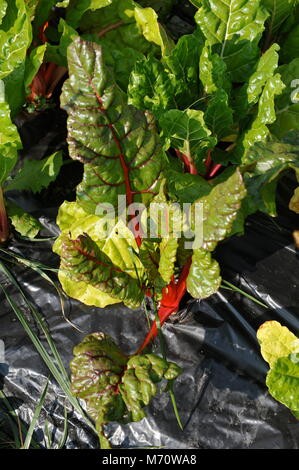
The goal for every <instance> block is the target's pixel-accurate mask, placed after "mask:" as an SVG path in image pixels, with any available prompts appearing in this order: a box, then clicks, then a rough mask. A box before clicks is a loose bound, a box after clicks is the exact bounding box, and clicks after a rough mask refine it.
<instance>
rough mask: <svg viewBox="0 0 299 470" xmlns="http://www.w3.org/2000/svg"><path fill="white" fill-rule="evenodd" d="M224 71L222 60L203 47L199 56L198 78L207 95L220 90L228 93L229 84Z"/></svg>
mask: <svg viewBox="0 0 299 470" xmlns="http://www.w3.org/2000/svg"><path fill="white" fill-rule="evenodd" d="M226 70H227V68H226V64H225V62H224V60H223V59H222V58H221V57H220V56H219V55H218V54H213V53H212V52H211V49H210V47H209V46H205V47H204V48H203V50H202V53H201V56H200V67H199V76H200V80H201V82H202V84H203V86H204V91H205V92H206V93H207V94H211V93H215V92H216V91H218V90H222V89H223V90H226V91H227V92H229V91H230V89H231V82H230V80H229V78H228V76H227V74H226Z"/></svg>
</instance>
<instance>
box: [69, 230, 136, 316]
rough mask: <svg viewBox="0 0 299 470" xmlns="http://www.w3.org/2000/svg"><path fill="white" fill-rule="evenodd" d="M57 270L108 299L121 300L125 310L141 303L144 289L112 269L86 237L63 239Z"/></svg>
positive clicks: (111, 265)
mask: <svg viewBox="0 0 299 470" xmlns="http://www.w3.org/2000/svg"><path fill="white" fill-rule="evenodd" d="M60 269H61V270H62V271H63V272H65V273H66V275H67V276H68V277H70V278H71V280H72V281H77V282H82V281H83V282H86V283H88V284H90V285H91V286H93V287H95V288H97V289H99V290H100V291H102V292H106V293H107V294H109V295H110V296H111V297H113V298H116V299H119V300H120V301H121V300H122V301H123V302H124V303H125V305H127V306H128V307H131V308H137V307H139V306H140V305H141V303H142V300H143V297H144V289H143V288H142V286H141V285H140V282H139V280H137V279H134V278H133V277H131V276H130V274H129V273H128V272H125V271H124V270H122V269H120V268H119V267H118V266H115V265H114V264H113V262H112V261H111V260H110V258H109V257H108V256H107V255H106V254H105V253H103V251H101V250H100V249H99V247H98V246H97V244H96V243H95V242H94V241H93V240H92V239H91V238H90V237H89V236H88V235H86V234H85V235H81V236H79V237H78V238H77V239H76V240H71V239H70V238H69V237H68V236H67V237H65V238H64V240H63V243H62V256H61V266H60Z"/></svg>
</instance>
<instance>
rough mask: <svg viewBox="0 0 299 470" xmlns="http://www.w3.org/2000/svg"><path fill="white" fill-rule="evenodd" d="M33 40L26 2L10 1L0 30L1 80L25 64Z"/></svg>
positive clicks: (21, 0)
mask: <svg viewBox="0 0 299 470" xmlns="http://www.w3.org/2000/svg"><path fill="white" fill-rule="evenodd" d="M31 40H32V31H31V23H30V16H29V15H28V11H27V9H26V6H25V3H24V0H10V1H9V8H8V9H7V10H6V15H5V16H4V18H3V20H2V24H1V29H0V79H3V78H5V77H6V76H8V75H9V74H10V73H11V72H13V70H14V69H16V68H17V67H19V66H20V65H21V64H22V63H24V61H25V58H26V53H27V49H28V47H29V45H30V43H31Z"/></svg>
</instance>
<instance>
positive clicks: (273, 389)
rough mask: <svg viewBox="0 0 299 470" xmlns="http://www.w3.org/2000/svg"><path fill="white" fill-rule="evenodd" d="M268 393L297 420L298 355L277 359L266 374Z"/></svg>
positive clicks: (298, 405) (298, 396)
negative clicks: (288, 409)
mask: <svg viewBox="0 0 299 470" xmlns="http://www.w3.org/2000/svg"><path fill="white" fill-rule="evenodd" d="M266 384H267V387H268V388H269V392H270V393H271V395H272V396H273V397H274V398H275V400H278V401H280V402H281V403H283V404H284V405H285V406H287V407H288V408H290V410H291V411H292V412H293V413H294V415H295V416H296V417H297V419H299V353H296V354H295V353H294V354H290V355H289V356H288V357H280V358H279V359H277V361H276V362H275V364H274V365H273V367H272V368H271V369H270V371H269V372H268V374H267V379H266Z"/></svg>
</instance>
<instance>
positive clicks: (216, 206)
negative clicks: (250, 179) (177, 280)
mask: <svg viewBox="0 0 299 470" xmlns="http://www.w3.org/2000/svg"><path fill="white" fill-rule="evenodd" d="M245 194H246V191H245V186H244V183H243V180H242V177H241V174H240V172H239V170H236V171H235V173H233V174H232V176H230V177H229V178H228V179H227V180H225V181H223V182H220V183H218V184H217V185H216V186H214V188H213V189H212V190H211V191H210V193H209V194H208V195H207V196H205V197H202V198H200V199H198V200H197V201H196V202H195V203H194V204H193V206H192V208H191V214H190V218H191V229H192V231H193V232H194V233H195V241H194V242H197V244H198V245H200V246H195V244H193V247H194V248H193V255H192V263H191V267H190V271H189V275H188V278H187V290H188V292H189V293H190V294H191V295H192V296H193V297H195V298H200V299H202V298H206V297H209V296H210V295H212V294H214V293H215V292H217V290H218V289H219V287H220V283H221V277H220V268H219V265H218V263H217V261H215V260H213V259H212V257H211V253H210V252H211V251H214V249H215V248H216V246H217V244H218V242H220V241H221V240H224V238H226V237H227V236H228V235H229V234H230V232H231V229H232V226H233V223H234V221H235V220H236V217H237V214H238V211H239V209H240V207H241V202H242V199H243V198H244V197H245ZM197 204H198V205H199V204H201V205H202V211H203V212H202V220H201V221H197V223H199V224H201V227H199V226H197V225H196V221H194V220H192V219H193V217H192V212H193V211H194V210H195V205H197ZM201 231H202V233H201V234H200V232H201Z"/></svg>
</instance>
